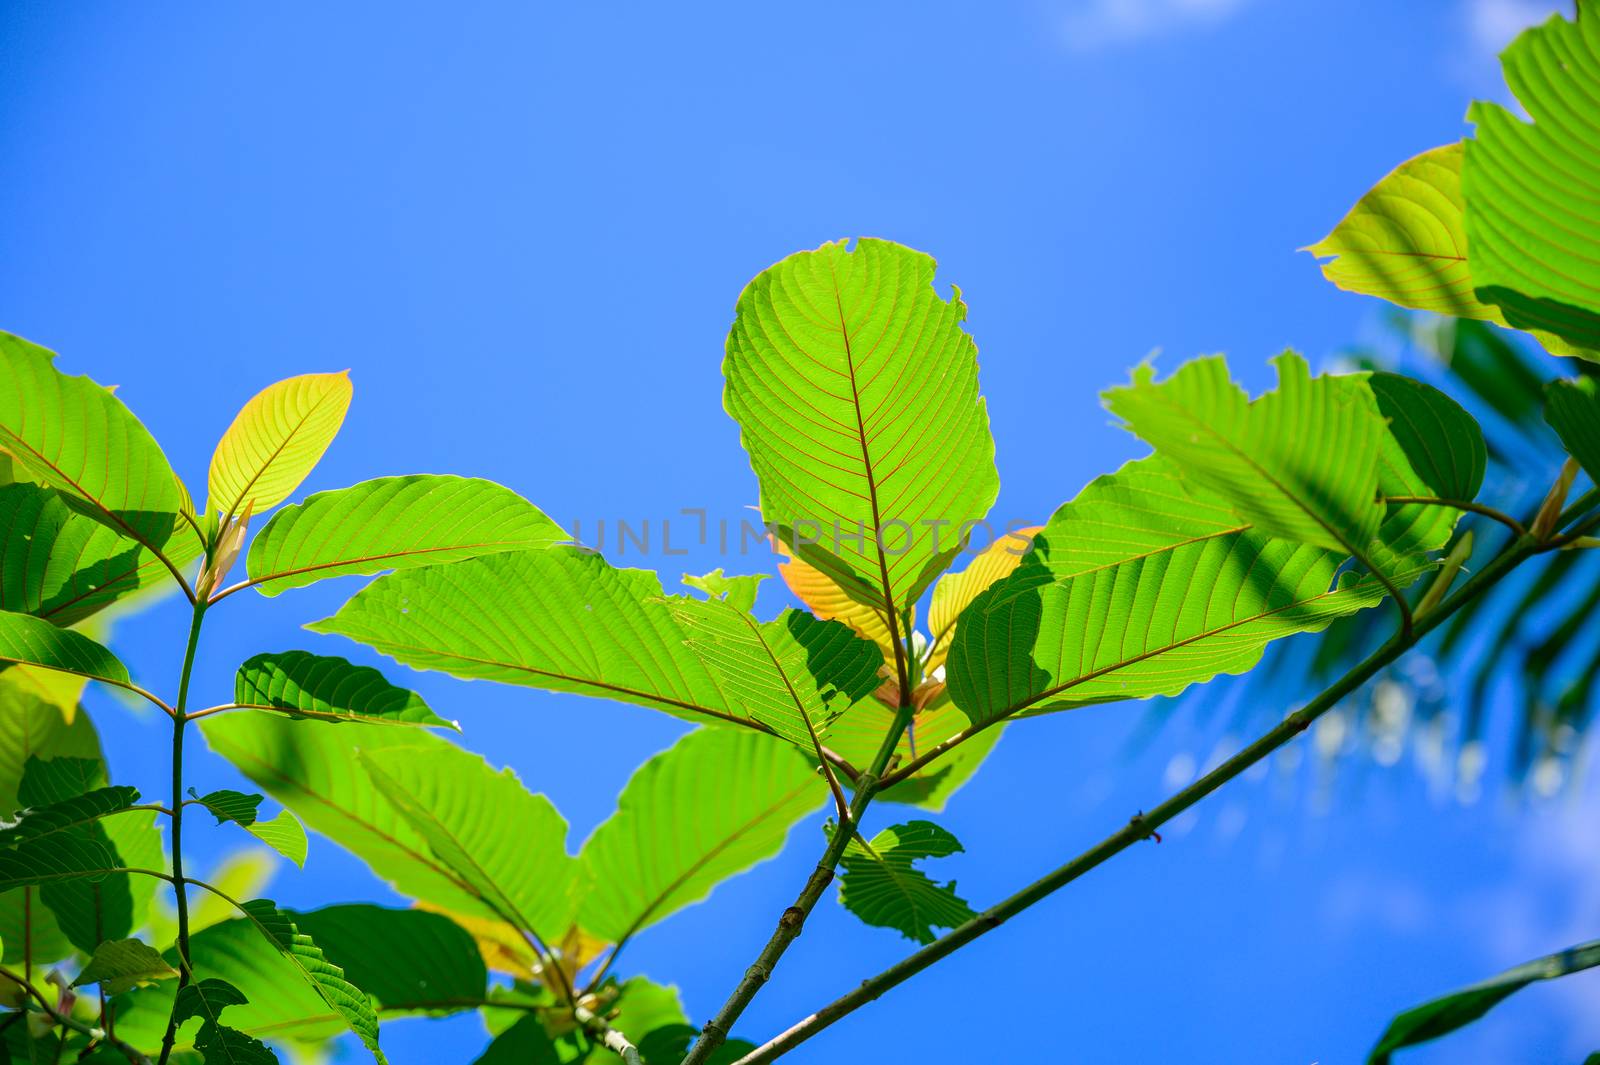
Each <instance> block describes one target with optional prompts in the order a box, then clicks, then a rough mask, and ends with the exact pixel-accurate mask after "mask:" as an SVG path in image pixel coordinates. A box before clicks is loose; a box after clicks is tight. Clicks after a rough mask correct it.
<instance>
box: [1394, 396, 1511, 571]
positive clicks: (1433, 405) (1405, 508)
mask: <svg viewBox="0 0 1600 1065" xmlns="http://www.w3.org/2000/svg"><path fill="white" fill-rule="evenodd" d="M1367 384H1368V386H1369V387H1370V388H1371V389H1372V394H1373V397H1374V398H1375V399H1376V400H1377V402H1378V412H1379V413H1380V414H1382V415H1383V417H1384V418H1386V419H1388V422H1389V431H1388V433H1387V435H1386V436H1385V438H1384V443H1383V450H1382V452H1381V453H1380V455H1379V460H1378V491H1379V493H1380V494H1381V495H1382V496H1384V497H1385V498H1387V497H1389V496H1432V497H1436V498H1443V499H1459V500H1468V501H1470V500H1473V499H1476V498H1477V495H1478V489H1479V488H1481V487H1482V486H1483V474H1484V470H1485V468H1486V467H1487V465H1488V448H1487V447H1486V446H1485V444H1484V441H1483V430H1481V429H1479V428H1478V423H1477V422H1476V421H1474V420H1473V418H1472V415H1470V414H1468V413H1467V412H1466V411H1465V410H1463V409H1462V408H1461V405H1460V404H1459V403H1457V402H1456V401H1455V400H1453V399H1451V398H1450V397H1449V396H1447V395H1445V394H1444V393H1443V392H1441V391H1439V390H1438V389H1437V388H1434V387H1433V386H1431V385H1426V384H1423V383H1422V382H1421V381H1414V380H1412V379H1411V378H1409V377H1402V376H1401V375H1399V374H1392V373H1374V374H1372V375H1371V376H1370V377H1368V378H1367ZM1460 516H1461V512H1460V511H1458V510H1455V509H1452V508H1450V507H1440V506H1431V505H1425V504H1415V503H1414V504H1403V505H1396V504H1391V505H1390V506H1389V508H1388V511H1387V513H1386V514H1385V516H1384V519H1383V524H1382V525H1381V526H1380V527H1379V529H1378V539H1379V540H1380V541H1381V542H1382V545H1383V546H1382V547H1381V548H1379V549H1376V550H1375V554H1377V556H1378V557H1379V558H1380V559H1381V558H1383V557H1384V555H1385V554H1386V553H1392V554H1393V555H1397V556H1400V557H1405V556H1409V555H1414V554H1416V553H1418V552H1426V551H1436V550H1438V549H1439V548H1441V547H1443V546H1444V545H1445V544H1446V543H1447V542H1448V541H1449V539H1450V534H1451V533H1452V532H1453V531H1454V529H1455V525H1456V521H1457V519H1459V518H1460ZM1398 565H1400V563H1399V562H1398V560H1395V561H1391V562H1390V563H1389V565H1388V566H1386V567H1385V568H1387V569H1391V570H1392V569H1394V568H1395V567H1396V566H1398Z"/></svg>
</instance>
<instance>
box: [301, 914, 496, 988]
mask: <svg viewBox="0 0 1600 1065" xmlns="http://www.w3.org/2000/svg"><path fill="white" fill-rule="evenodd" d="M294 920H295V923H296V924H297V925H299V926H300V928H301V930H302V931H304V932H306V933H308V934H309V935H310V936H311V937H312V938H313V939H315V940H316V941H317V943H318V944H319V945H320V946H321V947H322V949H323V950H324V951H326V952H327V954H328V957H330V958H332V959H333V960H334V961H335V962H336V963H338V965H339V966H340V967H341V968H343V969H344V972H345V975H346V976H347V977H349V978H350V980H351V982H353V983H354V984H355V985H356V986H357V987H359V988H361V990H363V991H365V992H366V993H367V994H368V995H370V996H372V999H373V1005H374V1007H375V1008H376V1009H378V1010H379V1011H381V1012H382V1013H384V1014H385V1015H390V1014H408V1015H409V1014H430V1015H442V1014H446V1013H453V1012H456V1011H458V1010H462V1009H468V1008H472V1007H474V1006H476V1005H478V1004H479V1003H480V1002H481V1001H482V1000H483V998H484V996H485V994H486V992H487V987H488V981H489V974H488V970H487V969H486V968H485V967H484V963H483V956H482V954H480V953H479V951H478V944H477V943H476V941H474V940H473V938H472V936H471V935H470V934H469V933H468V932H466V931H465V930H464V929H462V928H461V926H459V925H457V924H456V923H455V922H454V921H451V920H450V919H449V918H447V917H444V916H441V915H440V914H437V913H428V912H426V911H424V910H395V909H386V908H384V907H381V906H370V905H365V904H351V905H343V906H325V907H323V908H322V909H318V910H310V911H307V912H304V913H296V914H295V915H294Z"/></svg>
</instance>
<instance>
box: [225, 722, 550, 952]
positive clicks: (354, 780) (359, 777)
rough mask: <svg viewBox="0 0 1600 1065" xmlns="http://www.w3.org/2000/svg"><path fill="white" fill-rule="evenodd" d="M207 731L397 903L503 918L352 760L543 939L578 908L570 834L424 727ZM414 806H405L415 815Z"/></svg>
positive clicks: (523, 792)
mask: <svg viewBox="0 0 1600 1065" xmlns="http://www.w3.org/2000/svg"><path fill="white" fill-rule="evenodd" d="M202 729H203V731H204V733H205V736H206V739H207V741H208V742H209V743H210V744H211V746H212V748H213V749H214V750H215V751H217V753H219V754H221V755H222V756H224V757H225V758H227V759H228V760H229V761H231V762H232V763H233V764H234V765H235V766H237V767H238V768H239V769H240V770H241V771H242V772H243V773H244V774H245V775H246V776H248V777H249V778H250V779H251V780H253V781H254V782H255V783H256V784H257V785H258V786H259V787H261V788H262V789H263V790H265V791H266V792H267V793H268V794H270V795H271V796H272V797H273V798H275V799H277V800H278V801H279V802H281V803H283V805H284V806H287V807H288V808H289V809H290V810H292V811H294V812H295V813H296V814H297V815H299V817H300V818H301V820H303V821H304V822H305V823H306V824H307V825H309V826H310V827H311V828H312V829H314V830H316V831H318V832H321V833H323V834H324V835H326V836H328V837H329V838H331V839H332V840H334V841H335V842H337V843H338V844H339V845H340V846H343V847H345V848H347V849H348V850H350V851H352V852H353V853H355V854H356V855H357V856H358V857H360V858H361V859H362V860H363V861H365V862H366V863H367V865H368V866H369V867H370V868H371V869H372V871H373V873H374V874H375V875H377V876H378V877H380V878H382V879H384V880H386V881H388V882H389V883H390V884H391V885H393V887H394V889H395V890H396V891H398V892H399V893H401V894H402V895H406V896H409V897H411V898H414V899H418V900H421V901H425V902H428V903H431V904H432V905H434V906H436V907H438V908H441V909H444V910H448V911H451V912H455V913H461V914H464V915H468V916H473V917H483V918H487V919H491V920H502V919H504V918H503V917H502V915H501V914H500V913H499V911H498V910H496V909H495V908H494V906H493V905H491V903H490V901H489V900H488V899H486V898H485V897H484V895H485V893H484V891H483V890H482V889H481V888H480V887H479V886H477V885H476V884H474V882H473V881H471V880H468V879H467V878H465V877H463V876H462V875H461V874H460V873H459V872H457V871H456V870H455V869H452V868H451V866H450V865H449V864H448V863H447V862H445V861H443V860H441V858H440V857H439V856H437V855H436V854H435V853H434V851H433V848H432V847H431V846H430V843H429V840H428V839H427V838H426V837H425V836H424V834H423V833H422V831H421V830H420V829H419V828H418V827H417V825H416V824H415V823H414V821H413V817H412V816H409V815H410V814H412V813H414V811H410V810H408V811H402V810H400V809H397V808H396V807H395V805H394V804H393V803H392V802H391V801H390V798H389V796H388V795H386V794H385V793H384V792H383V791H382V790H380V789H379V787H378V786H377V785H376V784H374V783H373V780H372V777H371V776H369V775H368V774H367V773H365V772H362V771H361V770H360V769H359V767H358V766H357V765H356V752H357V751H358V750H359V751H360V752H361V754H362V756H363V757H364V758H365V759H367V760H368V761H369V763H370V764H372V765H375V766H376V767H378V769H379V770H380V771H381V772H383V773H384V774H385V776H386V777H387V778H388V779H389V780H390V781H393V782H396V783H398V784H399V785H400V786H401V787H402V788H403V789H406V790H407V791H408V793H409V795H410V797H411V799H412V803H414V804H415V805H417V806H420V807H422V808H423V809H424V810H426V812H427V815H428V816H429V817H430V818H431V819H433V820H434V821H435V822H437V824H438V825H441V826H443V828H444V829H445V830H446V831H448V832H449V833H450V834H451V835H453V836H454V837H455V838H456V839H457V840H458V841H459V843H460V845H461V846H462V847H463V848H465V849H466V850H467V852H468V853H469V854H471V855H472V856H473V857H474V859H475V861H476V862H477V864H478V865H479V866H480V867H481V868H482V870H483V871H484V873H485V875H486V876H488V877H490V878H492V880H493V883H494V884H495V885H497V886H498V888H499V889H500V890H501V891H502V892H503V893H504V894H505V895H507V896H508V897H509V898H510V900H511V902H512V904H513V905H514V907H515V909H516V910H517V911H518V912H519V913H522V914H524V915H525V916H526V917H527V918H528V919H529V920H530V921H535V922H539V924H538V927H537V928H536V930H537V931H540V932H549V933H550V934H551V935H558V934H560V933H561V932H562V931H565V929H566V928H567V927H568V926H569V925H570V923H571V918H572V914H573V912H574V910H575V907H576V898H575V897H574V892H575V891H576V884H575V883H574V881H575V877H576V872H577V870H576V864H577V863H576V862H575V861H574V860H573V859H571V858H569V857H567V855H566V850H565V844H564V840H565V836H566V825H565V823H564V822H563V821H562V820H561V816H560V815H559V814H558V813H556V812H555V810H554V808H553V807H552V806H551V805H550V803H549V801H548V800H546V799H545V798H544V797H543V796H538V795H533V794H531V793H530V792H528V790H527V789H526V788H524V787H523V786H522V784H521V782H520V781H518V780H517V778H516V776H515V775H514V774H513V773H511V772H510V771H509V770H505V771H501V772H495V771H494V770H492V769H491V768H490V767H489V766H488V764H487V763H486V762H485V761H484V760H483V759H482V758H481V757H480V756H478V755H475V754H469V753H468V752H466V751H463V750H461V749H460V748H459V747H456V746H455V745H453V744H451V743H448V742H446V741H445V740H443V739H440V738H439V737H437V736H434V735H431V734H429V733H426V732H422V731H420V730H417V729H396V728H390V727H386V726H381V725H359V724H351V725H341V726H339V727H338V728H328V727H327V726H325V725H323V724H321V723H319V722H314V721H295V720H293V719H290V718H282V717H276V716H273V715H268V714H222V715H218V716H216V717H213V718H207V719H205V720H204V722H203V723H202ZM412 803H408V806H409V805H412Z"/></svg>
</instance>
